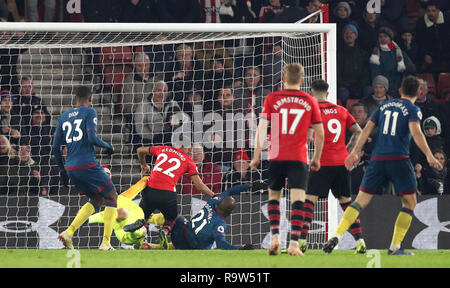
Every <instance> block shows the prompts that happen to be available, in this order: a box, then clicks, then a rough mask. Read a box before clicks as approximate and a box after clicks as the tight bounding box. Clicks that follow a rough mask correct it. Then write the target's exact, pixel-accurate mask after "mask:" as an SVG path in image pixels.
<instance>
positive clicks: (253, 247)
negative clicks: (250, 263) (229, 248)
mask: <svg viewBox="0 0 450 288" xmlns="http://www.w3.org/2000/svg"><path fill="white" fill-rule="evenodd" d="M254 249H255V246H253V244H244V246H241V247H239V250H254Z"/></svg>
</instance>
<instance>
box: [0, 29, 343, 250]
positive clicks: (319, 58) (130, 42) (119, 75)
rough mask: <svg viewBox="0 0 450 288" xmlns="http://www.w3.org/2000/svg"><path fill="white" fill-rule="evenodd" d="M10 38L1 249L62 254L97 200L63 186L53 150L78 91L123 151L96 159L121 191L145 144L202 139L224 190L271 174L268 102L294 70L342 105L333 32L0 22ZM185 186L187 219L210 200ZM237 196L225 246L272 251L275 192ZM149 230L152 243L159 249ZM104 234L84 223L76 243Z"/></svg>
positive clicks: (214, 178) (324, 222) (181, 201)
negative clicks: (264, 114) (259, 138)
mask: <svg viewBox="0 0 450 288" xmlns="http://www.w3.org/2000/svg"><path fill="white" fill-rule="evenodd" d="M0 31H2V32H0V45H1V47H2V48H1V49H0V53H1V55H0V57H1V60H2V62H1V63H2V69H1V84H0V87H1V89H2V94H1V125H2V131H1V132H2V133H1V134H3V135H4V137H0V139H1V142H0V144H1V145H0V152H1V155H0V161H1V163H0V169H1V171H0V173H1V175H0V178H1V179H0V191H1V193H0V211H1V212H0V247H1V248H41V249H57V248H62V245H61V244H60V243H58V241H57V235H58V234H59V233H61V232H62V231H63V230H64V229H66V228H67V227H68V225H69V224H70V222H71V221H72V220H73V218H74V216H75V215H76V213H77V212H78V210H79V208H80V207H81V206H82V205H83V204H84V203H85V202H86V201H87V197H85V196H80V195H79V194H78V193H77V191H76V190H75V188H74V187H73V186H70V187H69V188H65V187H63V186H61V184H60V183H59V171H58V167H57V165H56V163H55V160H54V158H53V156H52V153H51V142H52V137H53V132H54V128H55V126H56V123H57V120H58V117H59V115H60V114H61V113H62V112H64V111H66V110H67V109H69V108H70V107H72V106H73V105H74V104H75V103H74V102H73V93H74V90H75V88H77V87H78V86H80V85H85V86H88V87H90V88H91V89H92V91H93V93H94V96H93V107H94V108H95V109H96V111H97V113H98V134H99V136H100V137H101V138H102V139H103V140H105V141H107V142H109V143H112V145H113V146H114V150H115V151H116V153H115V154H114V155H112V157H109V156H105V155H102V154H101V153H100V150H99V151H98V152H99V153H98V154H97V155H98V158H97V159H98V161H99V162H100V163H101V164H103V165H106V166H108V168H109V169H110V170H111V173H112V181H113V183H114V185H115V187H116V188H117V191H118V192H119V193H120V192H124V191H126V190H127V189H128V188H129V187H130V186H132V185H133V184H135V183H136V182H138V181H139V180H140V179H141V178H142V177H143V175H141V173H140V165H139V163H138V161H137V157H136V153H135V150H136V148H137V147H139V146H142V145H161V144H168V145H171V144H172V143H174V141H180V140H183V141H189V142H190V143H195V145H194V148H193V155H192V157H193V159H194V161H195V162H196V164H197V165H198V168H199V171H200V174H201V177H202V178H203V181H204V182H205V183H206V185H208V186H209V187H210V188H211V189H212V190H213V191H214V192H215V193H220V192H221V191H223V190H224V189H226V188H227V187H230V186H232V185H236V184H240V183H249V182H254V181H258V180H264V179H267V153H266V152H267V151H265V152H263V157H262V158H263V160H264V161H262V163H261V165H260V167H259V169H258V170H257V171H250V170H249V169H248V164H249V159H250V158H251V157H252V148H253V145H254V144H253V141H254V134H255V132H256V126H257V123H258V119H259V118H258V117H259V114H260V113H261V110H262V103H263V101H264V98H265V96H266V95H267V94H268V93H270V92H272V91H275V90H277V89H281V88H282V83H281V77H282V75H281V73H282V67H283V66H284V65H285V64H288V63H294V62H298V63H301V64H302V65H303V66H304V68H305V81H304V84H303V87H302V89H303V90H304V91H307V92H309V85H310V83H311V82H312V81H313V80H315V79H318V78H322V79H325V80H327V81H328V82H329V83H330V97H332V98H331V101H335V98H334V97H335V95H336V79H335V73H334V71H335V57H336V56H335V54H336V44H335V27H334V25H331V24H231V25H223V24H216V25H204V24H124V23H120V24H118V23H108V24H106V23H104V24H101V25H99V24H89V23H58V24H56V25H52V24H51V23H50V24H49V23H39V26H37V25H35V24H33V23H1V24H0ZM186 139H187V140H186ZM153 160H154V159H149V161H153ZM177 189H178V191H177V192H178V205H179V213H180V215H183V216H186V217H187V218H188V219H189V218H190V217H191V216H192V215H194V214H195V213H196V212H197V211H198V210H199V209H201V208H202V207H203V205H204V204H205V201H206V200H207V199H205V198H204V197H203V196H202V195H200V194H199V193H198V191H197V190H196V189H195V188H194V187H193V185H192V184H191V183H190V179H188V178H183V179H181V181H180V183H179V185H178V187H177ZM286 199H289V194H288V192H287V190H286V189H285V193H284V197H283V200H282V203H281V215H282V217H281V235H282V239H283V241H282V245H283V247H285V246H286V242H287V241H286V240H287V239H288V234H289V230H290V225H289V215H290V213H289V212H290V211H289V210H290V205H288V203H289V201H288V200H286ZM134 200H135V201H136V203H138V202H139V200H140V195H137V196H136V198H135V199H134ZM236 200H237V203H238V206H237V207H236V209H235V211H234V214H232V216H231V217H230V218H229V219H228V220H227V221H228V226H227V230H226V235H227V238H228V239H227V240H229V241H230V242H231V243H232V244H234V245H242V244H246V243H252V244H254V245H256V246H257V247H260V248H267V247H268V245H269V243H270V231H269V221H268V215H267V191H265V192H264V193H262V192H261V193H246V192H244V193H242V194H241V195H240V196H236ZM330 201H331V200H330ZM333 203H334V204H332V205H330V202H329V201H328V200H327V199H324V200H320V201H319V204H318V205H317V206H316V207H317V208H316V212H315V219H314V222H313V224H312V227H311V231H310V233H309V238H308V239H309V243H310V245H311V246H310V248H318V247H320V245H321V244H322V243H324V242H325V241H326V236H327V232H328V231H329V230H331V229H333V230H334V226H335V225H336V224H335V222H336V221H337V220H336V215H337V214H336V213H337V212H336V210H335V209H336V207H337V205H336V203H335V202H333ZM330 206H332V207H331V208H330ZM333 207H334V208H333ZM330 219H331V220H330ZM333 223H334V224H333ZM333 225H334V226H333ZM150 227H151V229H152V231H150V233H149V239H148V240H149V241H152V242H155V241H157V238H156V237H154V236H155V235H156V234H155V231H156V228H155V227H154V226H150ZM102 233H103V226H102V225H100V224H89V225H85V226H83V227H81V228H80V229H79V230H78V231H77V232H76V234H75V237H74V245H75V247H78V248H97V247H98V245H99V244H100V241H101V236H102ZM112 238H113V240H112V241H113V242H112V244H113V246H115V247H119V246H120V244H119V242H118V240H117V239H116V238H115V237H114V236H113V237H112ZM121 246H123V247H126V245H121Z"/></svg>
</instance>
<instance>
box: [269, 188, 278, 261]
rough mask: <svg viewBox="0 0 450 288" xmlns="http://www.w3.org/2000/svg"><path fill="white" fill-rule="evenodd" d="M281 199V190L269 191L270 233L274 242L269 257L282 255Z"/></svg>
mask: <svg viewBox="0 0 450 288" xmlns="http://www.w3.org/2000/svg"><path fill="white" fill-rule="evenodd" d="M280 199H281V190H272V189H269V205H268V207H267V209H268V213H269V221H270V231H271V233H272V242H271V243H270V247H269V250H267V253H268V254H269V255H278V254H279V253H280V247H281V241H280Z"/></svg>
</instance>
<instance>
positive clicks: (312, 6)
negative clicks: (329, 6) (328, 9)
mask: <svg viewBox="0 0 450 288" xmlns="http://www.w3.org/2000/svg"><path fill="white" fill-rule="evenodd" d="M322 6H323V4H322V2H320V1H319V0H310V1H309V2H308V5H307V6H306V11H307V15H311V14H313V13H315V12H317V11H319V10H320V9H322ZM302 18H303V17H302ZM305 23H320V15H319V14H317V15H315V16H313V17H311V18H309V19H308V20H307V21H306V22H305Z"/></svg>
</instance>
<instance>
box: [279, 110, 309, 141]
mask: <svg viewBox="0 0 450 288" xmlns="http://www.w3.org/2000/svg"><path fill="white" fill-rule="evenodd" d="M280 113H281V134H288V115H289V114H294V115H295V118H294V121H293V122H292V124H291V128H289V134H291V135H292V134H294V133H295V129H297V126H298V123H300V119H302V116H303V114H304V113H305V110H302V109H286V108H283V109H280Z"/></svg>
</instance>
